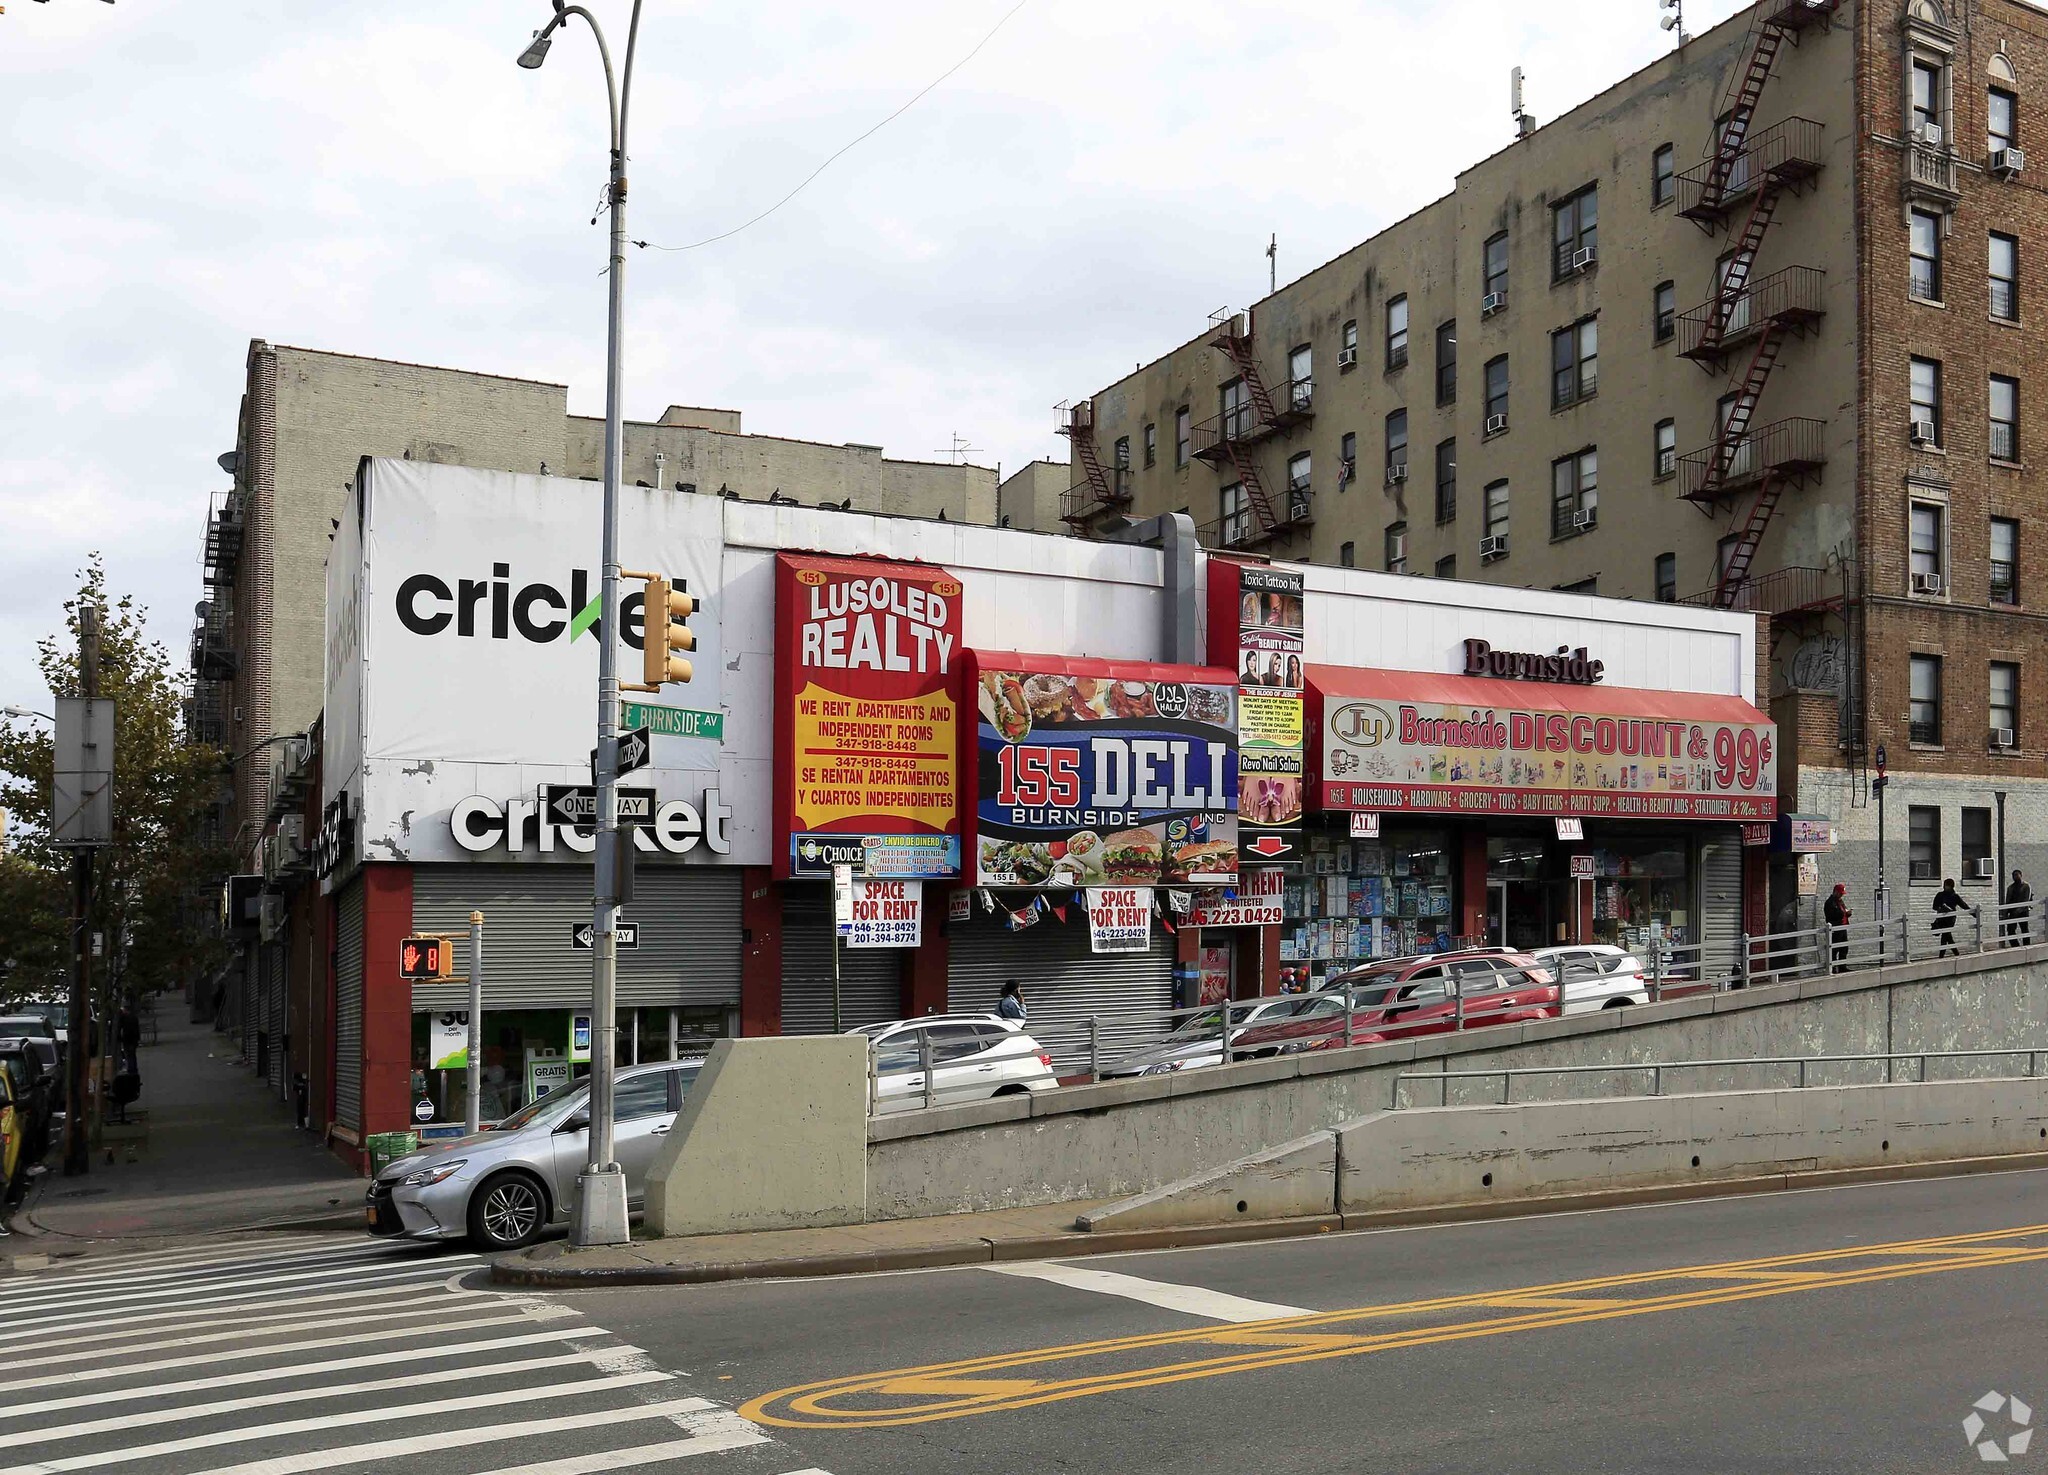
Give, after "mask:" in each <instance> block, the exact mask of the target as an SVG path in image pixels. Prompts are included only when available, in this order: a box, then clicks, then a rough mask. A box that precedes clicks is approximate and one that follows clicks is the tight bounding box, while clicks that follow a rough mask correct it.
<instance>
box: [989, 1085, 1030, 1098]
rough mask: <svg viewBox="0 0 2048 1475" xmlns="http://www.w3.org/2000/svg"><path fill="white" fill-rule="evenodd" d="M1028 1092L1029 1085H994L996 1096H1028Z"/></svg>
mask: <svg viewBox="0 0 2048 1475" xmlns="http://www.w3.org/2000/svg"><path fill="white" fill-rule="evenodd" d="M1030 1094H1031V1088H1030V1087H1029V1086H1018V1085H1009V1086H998V1087H996V1095H998V1096H1029V1095H1030Z"/></svg>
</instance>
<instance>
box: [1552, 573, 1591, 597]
mask: <svg viewBox="0 0 2048 1475" xmlns="http://www.w3.org/2000/svg"><path fill="white" fill-rule="evenodd" d="M1557 592H1558V593H1560V594H1598V593H1599V592H1600V576H1599V575H1598V574H1593V575H1590V576H1589V577H1587V578H1583V579H1574V580H1572V582H1571V583H1569V584H1559V585H1558V586H1557Z"/></svg>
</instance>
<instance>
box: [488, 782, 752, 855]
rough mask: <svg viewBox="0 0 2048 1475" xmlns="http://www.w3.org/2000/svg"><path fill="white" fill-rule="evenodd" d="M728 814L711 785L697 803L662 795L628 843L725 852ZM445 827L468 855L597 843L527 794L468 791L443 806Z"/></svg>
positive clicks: (585, 848)
mask: <svg viewBox="0 0 2048 1475" xmlns="http://www.w3.org/2000/svg"><path fill="white" fill-rule="evenodd" d="M731 818H732V810H731V809H730V808H728V807H727V806H726V805H725V804H724V803H722V802H721V801H720V799H719V795H718V790H716V789H706V790H705V791H704V799H703V803H702V804H701V805H698V804H691V803H689V802H687V801H685V800H682V799H670V800H666V801H664V802H662V803H659V804H657V805H655V806H654V817H653V820H652V822H651V823H649V824H647V825H645V826H642V827H636V828H634V829H633V830H632V831H631V834H632V836H633V845H634V848H635V849H636V850H638V851H639V852H640V853H641V854H643V855H647V854H652V855H677V856H681V855H688V854H690V853H691V852H692V851H694V850H696V849H697V847H698V846H699V845H702V846H703V847H704V849H705V850H707V851H709V852H710V853H711V854H713V855H726V854H729V853H730V852H731V850H732V841H731V839H730V838H729V836H728V835H727V832H726V821H728V820H730V819H731ZM448 830H449V833H450V834H451V835H452V836H453V837H454V840H455V843H456V844H457V845H459V846H461V847H462V848H463V849H464V850H467V851H469V852H470V853H471V854H473V855H484V854H488V853H489V852H491V851H493V850H504V851H508V852H510V853H511V854H513V855H523V854H525V853H526V852H527V851H528V850H530V849H538V851H539V853H540V854H542V855H551V854H553V853H554V850H555V847H556V846H557V845H560V846H561V848H562V849H563V850H564V851H566V852H569V853H572V854H576V855H589V854H591V853H592V852H593V851H595V850H596V848H597V836H596V834H595V833H594V832H593V831H590V830H579V829H577V828H576V827H574V826H571V825H558V824H555V823H554V822H552V821H551V820H549V819H548V818H547V816H546V815H545V814H544V813H543V812H542V811H541V808H540V806H539V805H537V804H536V803H535V802H534V801H533V800H532V799H531V798H520V799H512V800H509V801H507V802H505V803H502V804H501V803H499V802H498V801H497V800H495V799H492V798H488V797H486V796H485V795H483V794H471V795H470V796H469V797H468V798H467V799H464V800H462V801H461V802H460V803H459V804H457V805H456V806H455V807H454V808H453V809H452V810H450V811H449V813H448Z"/></svg>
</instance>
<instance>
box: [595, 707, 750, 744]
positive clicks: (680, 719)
mask: <svg viewBox="0 0 2048 1475" xmlns="http://www.w3.org/2000/svg"><path fill="white" fill-rule="evenodd" d="M623 705H624V707H625V709H626V711H625V718H624V721H623V722H622V723H621V724H620V725H621V726H624V727H629V728H630V727H644V728H646V729H647V730H648V731H649V732H651V733H654V734H655V735H656V736H658V737H687V738H708V739H710V740H711V741H712V742H714V743H722V742H724V741H725V713H723V712H699V711H697V710H695V709H694V708H691V707H656V706H651V705H649V704H648V703H646V702H626V703H624V704H623Z"/></svg>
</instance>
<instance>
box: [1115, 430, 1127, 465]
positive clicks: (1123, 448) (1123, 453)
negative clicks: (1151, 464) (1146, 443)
mask: <svg viewBox="0 0 2048 1475" xmlns="http://www.w3.org/2000/svg"><path fill="white" fill-rule="evenodd" d="M1116 469H1117V470H1119V471H1129V470H1130V469H1131V438H1130V437H1129V436H1128V435H1120V436H1118V437H1117V438H1116Z"/></svg>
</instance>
